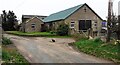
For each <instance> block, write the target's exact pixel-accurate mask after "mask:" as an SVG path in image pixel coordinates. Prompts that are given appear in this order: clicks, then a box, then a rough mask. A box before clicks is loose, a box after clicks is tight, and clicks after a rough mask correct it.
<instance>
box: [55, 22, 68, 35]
mask: <svg viewBox="0 0 120 65" xmlns="http://www.w3.org/2000/svg"><path fill="white" fill-rule="evenodd" d="M68 31H69V26H68V25H66V24H63V25H59V27H58V28H57V32H56V33H57V35H60V36H65V35H68Z"/></svg>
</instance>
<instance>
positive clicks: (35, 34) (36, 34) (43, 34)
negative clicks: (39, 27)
mask: <svg viewBox="0 0 120 65" xmlns="http://www.w3.org/2000/svg"><path fill="white" fill-rule="evenodd" d="M6 33H8V34H13V35H18V36H28V37H50V38H51V37H53V38H54V37H55V38H70V37H71V36H58V35H56V34H55V33H53V34H52V33H50V32H28V33H24V32H20V31H6Z"/></svg>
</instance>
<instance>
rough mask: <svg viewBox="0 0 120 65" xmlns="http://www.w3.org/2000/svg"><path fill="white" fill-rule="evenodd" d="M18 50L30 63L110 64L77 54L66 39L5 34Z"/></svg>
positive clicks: (71, 40) (69, 40)
mask: <svg viewBox="0 0 120 65" xmlns="http://www.w3.org/2000/svg"><path fill="white" fill-rule="evenodd" d="M5 36H6V37H9V38H10V39H11V40H12V41H13V42H14V44H15V46H16V47H17V48H18V50H19V51H20V53H21V54H22V55H23V56H24V57H25V58H26V59H27V60H28V61H29V62H31V63H111V62H110V61H106V60H103V59H98V58H95V57H93V56H89V55H86V54H84V53H80V52H77V51H75V50H73V49H72V48H71V47H69V46H68V45H67V43H71V42H74V40H73V39H68V38H54V39H55V40H56V42H54V43H53V42H51V39H52V38H45V37H34V38H30V37H29V38H26V37H19V36H14V35H8V34H5Z"/></svg>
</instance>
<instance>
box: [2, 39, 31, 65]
mask: <svg viewBox="0 0 120 65" xmlns="http://www.w3.org/2000/svg"><path fill="white" fill-rule="evenodd" d="M6 63H18V65H20V64H21V65H29V63H28V61H27V60H26V59H25V58H24V57H23V56H22V55H21V54H20V53H19V52H18V50H17V49H16V47H15V46H14V44H12V42H11V41H10V39H8V38H3V40H2V64H6Z"/></svg>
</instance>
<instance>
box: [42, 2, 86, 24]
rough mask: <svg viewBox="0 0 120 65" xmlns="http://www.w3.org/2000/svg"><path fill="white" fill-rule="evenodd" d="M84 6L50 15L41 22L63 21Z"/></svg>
mask: <svg viewBox="0 0 120 65" xmlns="http://www.w3.org/2000/svg"><path fill="white" fill-rule="evenodd" d="M83 5H84V4H81V5H78V6H75V7H72V8H69V9H66V10H63V11H60V12H57V13H54V14H51V15H50V16H48V17H46V18H45V19H44V20H43V21H44V22H51V21H56V20H63V19H65V18H67V17H68V16H70V15H71V14H73V13H74V12H75V11H76V10H78V9H79V8H81V7H82V6H83Z"/></svg>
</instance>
